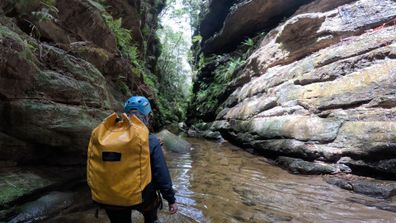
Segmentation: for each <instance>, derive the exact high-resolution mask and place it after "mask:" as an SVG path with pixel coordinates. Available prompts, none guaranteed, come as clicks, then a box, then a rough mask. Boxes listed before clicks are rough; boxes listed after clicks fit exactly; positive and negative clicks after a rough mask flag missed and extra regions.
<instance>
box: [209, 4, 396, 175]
mask: <svg viewBox="0 0 396 223" xmlns="http://www.w3.org/2000/svg"><path fill="white" fill-rule="evenodd" d="M247 2H249V3H250V2H251V1H247ZM236 10H238V9H236ZM240 10H241V11H239V12H233V14H236V13H242V12H243V10H242V9H240ZM256 10H258V9H257V8H256ZM284 10H287V9H286V8H284ZM266 15H270V14H268V13H267V14H266ZM231 16H232V14H230V15H229V17H231ZM244 16H248V14H244ZM239 17H240V18H243V16H242V15H240V16H239ZM395 19H396V2H395V1H391V0H382V1H380V0H357V1H332V3H331V2H329V1H323V0H322V1H321V0H317V1H314V2H311V3H310V4H307V5H304V6H302V7H300V9H298V10H297V11H296V12H295V13H294V15H293V16H291V17H289V18H288V19H287V20H285V21H284V22H283V23H280V24H279V25H278V26H277V27H275V28H273V29H272V30H271V31H270V32H269V33H268V34H267V35H266V36H265V37H264V38H262V40H261V41H259V42H258V44H257V45H256V50H255V51H254V52H253V53H252V54H251V55H250V56H249V57H248V59H247V62H246V63H245V65H244V66H243V67H242V69H240V70H239V71H237V72H236V73H234V76H233V77H234V78H233V80H232V81H231V82H230V83H229V84H228V88H229V89H232V93H231V94H230V95H228V98H227V99H226V100H225V101H224V102H223V104H222V105H221V106H220V108H219V109H218V110H217V112H216V117H213V121H214V123H213V124H212V127H211V130H217V131H220V132H221V133H222V135H223V136H225V137H226V138H227V139H229V140H233V141H234V142H236V143H238V144H240V145H243V146H244V147H251V148H254V149H255V150H256V151H258V152H261V153H264V154H267V155H271V156H280V155H284V156H292V157H297V158H302V159H305V160H308V161H313V160H320V161H324V162H330V163H333V162H337V161H339V163H344V164H346V165H348V166H350V167H352V170H353V171H358V170H359V169H360V170H361V169H362V168H365V169H366V170H367V169H369V170H370V171H373V172H372V174H374V175H377V176H379V174H381V175H385V176H387V177H390V178H396V175H395V174H394V163H395V162H394V161H395V160H396V132H395V131H396V116H395V111H396V91H395V89H396V88H395V87H396V84H395V83H396V20H395ZM234 25H235V26H237V25H238V26H240V24H239V23H232V22H231V23H230V24H227V23H225V24H224V26H223V29H224V30H226V29H227V28H226V27H228V26H229V27H234ZM240 34H241V35H243V32H241V33H240ZM213 38H219V37H217V36H213ZM215 45H216V44H215ZM216 46H217V47H219V48H221V47H222V44H217V45H216ZM346 157H348V158H346ZM343 160H347V162H342V161H343ZM367 172H368V171H366V173H367Z"/></svg>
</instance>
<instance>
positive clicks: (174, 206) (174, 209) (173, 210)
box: [169, 203, 178, 214]
mask: <svg viewBox="0 0 396 223" xmlns="http://www.w3.org/2000/svg"><path fill="white" fill-rule="evenodd" d="M177 209H178V207H177V204H176V203H173V204H170V205H169V213H170V214H176V212H177Z"/></svg>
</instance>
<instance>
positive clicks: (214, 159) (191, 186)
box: [166, 139, 396, 223]
mask: <svg viewBox="0 0 396 223" xmlns="http://www.w3.org/2000/svg"><path fill="white" fill-rule="evenodd" d="M189 141H190V142H191V143H192V144H193V150H192V151H191V152H190V153H187V154H177V153H172V152H168V153H167V154H166V156H167V160H168V166H169V169H170V171H171V174H172V178H173V183H174V187H175V189H176V190H177V200H178V203H179V206H180V212H181V213H182V214H183V215H186V216H188V217H190V218H193V219H195V220H196V221H197V222H216V223H217V222H260V223H262V222H332V223H333V222H396V213H394V212H389V211H383V210H379V209H376V208H373V207H367V206H364V205H362V204H358V203H356V202H352V201H351V200H368V201H370V202H376V201H381V202H389V203H391V202H392V201H384V200H376V199H374V198H368V197H366V196H363V195H358V194H354V193H351V192H349V191H346V190H343V189H340V188H338V187H336V186H333V185H329V184H327V183H326V182H324V181H323V179H322V177H321V176H300V175H292V174H289V173H288V172H287V171H285V170H282V169H280V168H278V167H276V166H272V165H270V164H268V163H267V162H265V159H264V158H262V157H259V156H256V155H253V154H250V153H248V152H246V151H243V150H242V149H240V148H238V147H235V146H232V145H230V144H228V143H223V144H217V143H213V142H209V141H204V140H201V139H190V140H189Z"/></svg>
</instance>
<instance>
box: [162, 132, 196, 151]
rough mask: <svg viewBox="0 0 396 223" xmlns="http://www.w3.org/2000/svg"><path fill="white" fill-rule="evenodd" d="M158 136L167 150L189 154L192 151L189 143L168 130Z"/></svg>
mask: <svg viewBox="0 0 396 223" xmlns="http://www.w3.org/2000/svg"><path fill="white" fill-rule="evenodd" d="M157 136H158V137H159V138H160V139H161V141H162V142H163V145H164V146H165V148H166V149H168V150H170V151H172V152H176V153H187V152H189V151H190V149H191V144H190V143H189V142H187V141H186V140H184V139H182V138H181V137H179V136H177V135H175V134H173V133H171V132H169V131H168V130H166V129H165V130H162V131H161V132H159V133H158V134H157Z"/></svg>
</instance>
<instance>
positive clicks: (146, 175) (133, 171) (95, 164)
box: [87, 113, 151, 207]
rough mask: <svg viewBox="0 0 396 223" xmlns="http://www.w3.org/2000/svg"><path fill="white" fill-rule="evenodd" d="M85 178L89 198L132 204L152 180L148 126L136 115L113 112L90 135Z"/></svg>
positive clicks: (102, 201)
mask: <svg viewBox="0 0 396 223" xmlns="http://www.w3.org/2000/svg"><path fill="white" fill-rule="evenodd" d="M87 155H88V160H87V178H88V185H89V187H90V188H91V194H92V199H93V200H94V201H96V202H97V203H100V204H105V205H114V206H125V207H127V206H133V205H137V204H140V203H142V191H143V189H144V188H145V187H146V186H147V185H148V184H149V183H150V182H151V166H150V149H149V130H148V129H147V127H146V126H145V125H144V124H143V123H142V122H141V121H140V120H139V119H138V118H137V117H136V116H132V118H128V116H127V115H126V114H122V118H121V121H120V118H119V117H118V115H117V114H116V113H113V114H112V115H110V116H109V117H107V118H106V119H105V120H104V121H103V122H102V123H101V124H100V125H99V126H98V127H96V128H95V129H94V130H93V132H92V135H91V139H90V142H89V146H88V154H87Z"/></svg>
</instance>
